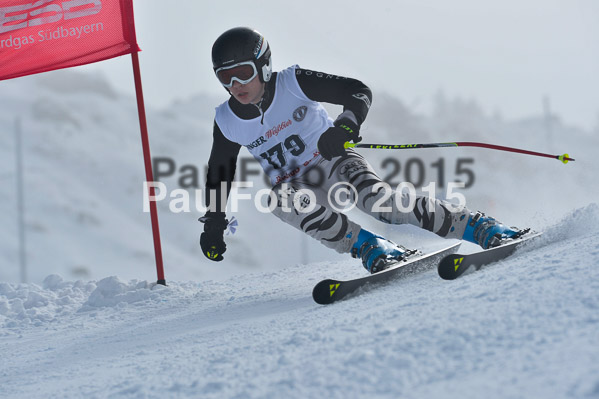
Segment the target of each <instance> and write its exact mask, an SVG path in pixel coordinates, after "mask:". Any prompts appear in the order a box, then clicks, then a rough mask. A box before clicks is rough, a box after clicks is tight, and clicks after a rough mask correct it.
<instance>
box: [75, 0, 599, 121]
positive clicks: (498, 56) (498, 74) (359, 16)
mask: <svg viewBox="0 0 599 399" xmlns="http://www.w3.org/2000/svg"><path fill="white" fill-rule="evenodd" d="M134 7H135V16H136V26H137V35H138V42H139V44H140V47H141V48H142V50H143V51H142V53H141V54H140V59H141V66H142V77H143V83H144V92H145V96H146V101H147V102H148V103H149V104H152V105H155V106H163V105H167V104H169V103H170V102H172V101H173V100H174V99H177V98H179V99H185V98H188V97H190V96H192V95H193V94H195V93H200V92H204V93H212V94H222V95H223V100H224V99H225V98H226V97H225V96H226V93H225V92H224V91H223V89H222V87H221V86H220V85H219V83H218V82H217V80H216V79H215V77H214V74H213V72H212V64H211V58H210V50H211V47H212V43H213V42H214V40H215V39H216V38H217V37H218V36H219V35H220V34H221V33H222V32H223V31H225V30H227V29H229V28H231V27H234V26H251V27H253V28H255V29H257V30H259V31H260V32H261V33H262V34H263V35H264V36H265V37H266V38H267V40H268V41H269V43H270V45H271V48H272V51H273V61H274V69H275V70H280V69H283V68H285V67H288V66H290V65H293V64H299V65H300V66H302V67H304V68H309V69H315V70H322V71H325V72H329V73H333V74H339V75H346V76H351V77H355V78H358V79H360V80H362V81H364V82H365V83H366V84H368V85H369V86H371V88H372V89H373V90H374V96H375V98H374V106H376V93H377V91H387V92H389V93H391V94H393V95H394V96H397V97H398V98H400V99H401V100H403V101H405V102H406V103H407V104H409V105H410V106H412V107H413V109H415V110H416V111H421V112H427V111H428V110H429V109H430V105H431V103H432V97H433V95H434V94H435V93H436V92H437V91H438V90H439V89H442V90H443V91H444V93H445V94H446V95H447V96H448V97H455V96H460V97H462V98H465V99H470V98H472V99H476V100H477V101H478V102H479V103H480V104H481V105H482V106H483V108H484V109H485V110H486V111H487V112H497V111H500V112H501V114H502V115H503V116H504V117H507V118H519V117H524V116H530V115H534V114H536V115H539V114H541V113H542V109H543V106H542V104H543V102H542V99H543V97H544V96H548V98H549V99H550V103H551V108H552V110H553V111H554V112H556V113H558V114H559V115H560V116H561V117H562V118H563V119H564V120H565V121H566V122H567V123H571V124H576V125H579V126H581V127H585V128H591V127H594V126H598V125H599V79H598V78H597V76H598V74H599V1H597V0H518V1H516V0H502V1H493V2H491V1H480V0H452V1H446V0H437V1H433V0H414V1H407V0H393V1H391V0H389V1H376V0H370V1H363V0H362V1H356V0H344V1H340V0H339V1H337V0H334V1H327V0H321V1H314V0H304V1H292V2H291V1H280V0H277V1H260V0H254V1H240V0H229V1H217V0H215V1H200V0H177V1H166V0H134ZM82 68H83V69H87V70H89V69H92V70H101V71H103V72H104V73H105V75H106V76H107V77H108V78H109V79H110V80H111V81H112V82H113V83H114V85H115V86H117V87H118V88H119V89H120V90H121V91H125V92H129V93H133V84H132V76H131V61H130V57H121V58H118V59H115V60H109V61H106V62H103V63H99V64H94V65H92V66H86V67H82ZM215 105H217V104H215Z"/></svg>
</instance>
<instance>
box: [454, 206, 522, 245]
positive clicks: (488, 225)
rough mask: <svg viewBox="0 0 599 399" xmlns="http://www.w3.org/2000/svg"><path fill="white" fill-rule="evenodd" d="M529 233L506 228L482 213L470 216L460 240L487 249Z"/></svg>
mask: <svg viewBox="0 0 599 399" xmlns="http://www.w3.org/2000/svg"><path fill="white" fill-rule="evenodd" d="M529 231H530V229H523V230H520V229H518V228H515V227H507V226H505V225H503V224H501V223H500V222H498V221H497V220H495V219H493V218H492V217H489V216H485V214H484V213H482V212H476V213H471V214H470V218H469V219H468V224H467V225H466V230H465V231H464V236H463V237H462V240H465V241H468V242H472V243H474V244H478V245H480V246H481V247H482V248H483V249H489V248H493V247H497V246H499V245H501V244H504V243H505V242H507V241H511V240H514V239H516V238H519V237H521V236H523V235H524V234H526V233H528V232H529Z"/></svg>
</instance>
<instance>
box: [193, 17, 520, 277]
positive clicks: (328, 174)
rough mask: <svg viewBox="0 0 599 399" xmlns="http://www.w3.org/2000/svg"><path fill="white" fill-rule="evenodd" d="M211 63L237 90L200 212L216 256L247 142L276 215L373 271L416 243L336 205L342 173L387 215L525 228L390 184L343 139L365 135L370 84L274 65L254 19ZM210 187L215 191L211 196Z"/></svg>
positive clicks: (457, 227)
mask: <svg viewBox="0 0 599 399" xmlns="http://www.w3.org/2000/svg"><path fill="white" fill-rule="evenodd" d="M212 64H213V68H214V72H215V74H216V77H217V78H218V80H219V81H220V83H221V84H222V85H223V86H224V87H225V89H226V90H227V91H228V92H229V93H230V95H231V97H230V98H229V100H228V101H226V102H224V103H223V104H221V105H220V106H219V107H217V108H216V116H215V121H214V128H213V144H212V151H211V154H210V159H209V162H208V175H207V183H206V203H207V205H208V212H207V213H206V214H205V215H204V216H203V217H202V218H200V221H201V222H203V223H204V232H203V233H202V235H201V237H200V246H201V248H202V252H203V253H204V255H205V256H206V257H207V258H208V259H210V260H213V261H221V260H222V259H223V254H224V252H225V250H226V245H225V242H224V231H225V230H226V228H227V225H228V221H227V220H226V216H225V207H226V202H227V198H228V195H229V192H230V188H231V182H232V181H233V178H234V174H235V165H236V161H237V156H238V154H239V150H240V148H241V146H245V147H246V148H247V149H248V150H249V151H250V153H251V154H252V155H253V156H254V157H255V158H256V159H257V160H258V162H260V164H261V166H262V167H263V169H264V170H265V172H266V173H267V175H268V176H269V177H270V180H271V182H272V184H273V189H272V192H273V193H274V195H275V196H276V199H277V201H276V204H273V205H274V207H273V208H274V209H273V210H272V213H273V214H274V215H275V216H277V217H278V218H280V219H281V220H282V221H284V222H286V223H288V224H290V225H292V226H293V227H295V228H297V229H300V230H302V231H303V232H305V233H306V234H308V235H310V236H311V237H312V238H315V239H317V240H319V241H320V242H321V243H322V244H324V245H325V246H327V247H330V248H332V249H334V250H336V251H337V252H339V253H350V254H351V255H352V256H353V257H354V258H360V259H361V261H362V264H363V266H364V268H365V269H366V270H367V271H369V272H370V273H376V272H379V271H381V270H384V269H385V268H386V267H388V265H389V264H390V263H392V262H393V261H395V260H397V259H401V258H402V257H404V256H406V255H408V252H409V251H407V250H406V248H404V247H402V246H399V245H397V244H395V243H393V242H391V241H389V240H387V239H385V238H384V237H382V236H380V235H377V234H375V233H373V232H370V231H367V230H365V229H362V228H361V227H360V226H359V225H358V224H356V223H354V222H353V221H351V220H350V219H349V218H348V217H347V216H346V215H345V214H343V213H341V212H337V211H335V210H334V209H331V208H332V207H331V206H330V203H329V202H328V199H329V198H328V197H327V193H328V191H329V189H330V188H331V187H332V186H333V185H334V184H335V183H338V182H345V183H349V184H351V185H352V186H353V187H354V188H355V191H354V196H355V197H356V198H353V200H355V201H356V202H355V203H356V205H357V207H358V208H359V209H361V210H362V211H364V212H366V213H368V214H370V215H372V216H373V217H375V218H377V219H378V220H381V221H383V222H385V223H391V224H403V223H409V224H412V225H416V226H419V227H421V228H423V229H426V230H429V231H431V232H433V233H436V234H437V235H439V236H441V237H445V238H457V239H462V240H466V241H469V242H473V243H476V244H479V245H480V246H481V247H482V248H485V249H486V248H490V247H493V246H497V245H500V244H501V243H502V242H505V240H508V239H510V238H515V237H517V236H519V235H521V234H522V233H523V230H518V229H515V228H509V227H506V226H505V225H503V224H501V223H499V222H498V221H496V220H495V219H493V218H491V217H488V216H485V215H484V214H483V213H481V212H471V211H469V210H468V209H466V208H462V209H456V208H455V207H454V206H452V204H449V203H447V202H444V201H440V200H437V199H433V198H428V197H424V196H416V198H412V197H411V196H410V194H409V193H402V194H400V193H395V192H393V193H389V192H388V190H389V189H388V188H386V187H385V186H384V185H383V184H381V183H382V180H381V179H380V178H379V177H378V176H377V174H376V172H375V171H374V170H373V168H372V167H371V166H370V164H369V163H368V162H367V161H366V160H365V159H364V158H363V157H362V156H361V155H360V154H358V153H356V152H355V151H353V149H346V148H345V146H344V144H345V143H346V142H350V141H353V142H354V143H357V142H359V141H360V140H361V137H360V125H361V124H362V123H363V122H364V119H365V118H366V115H367V114H368V110H369V108H370V105H371V103H372V93H371V91H370V89H369V88H368V87H367V86H366V85H364V84H363V83H362V82H360V81H359V80H356V79H351V78H346V77H341V76H335V75H331V74H326V73H320V72H315V71H311V70H308V69H303V68H300V67H299V66H297V65H294V66H291V67H289V68H287V69H284V70H282V71H280V72H273V71H272V59H271V49H270V46H269V44H268V42H267V41H266V39H265V38H264V37H263V36H262V35H261V34H260V33H259V32H257V31H255V30H253V29H250V28H245V27H238V28H233V29H230V30H228V31H226V32H224V33H223V34H222V35H221V36H220V37H219V38H218V39H217V40H216V41H215V43H214V45H213V47H212ZM321 102H326V103H332V104H338V105H342V106H343V112H342V113H341V114H340V115H339V116H338V117H337V118H336V119H335V120H334V121H333V120H332V119H331V118H330V117H329V115H328V114H327V111H326V110H325V109H324V108H323V106H322V104H321ZM312 168H320V170H321V171H323V172H324V173H321V176H322V175H324V181H320V182H317V183H314V182H312V181H311V179H310V178H308V176H309V173H308V172H309V171H310V170H311V169H312ZM222 182H225V183H226V188H227V189H226V192H225V193H221V189H220V188H221V184H222ZM306 190H310V192H311V193H312V194H313V195H309V194H307V191H306ZM210 192H213V195H214V193H215V194H216V196H215V197H212V198H211V195H210V194H209V193H210ZM222 194H224V195H225V198H223V197H222ZM391 194H392V195H391ZM395 195H397V196H401V198H400V201H401V203H402V204H403V205H404V206H403V209H404V210H405V209H406V208H407V205H408V204H410V203H411V201H414V200H415V201H414V202H413V203H414V204H415V205H414V207H413V209H411V210H410V211H409V212H405V211H404V210H402V209H400V207H398V206H397V201H396V199H395V198H394V196H395ZM412 195H413V194H412ZM385 198H386V199H385ZM381 201H382V203H381ZM273 202H274V201H273ZM314 202H315V203H314ZM298 204H299V208H298ZM375 204H379V205H380V206H379V207H375V206H374V205H375ZM298 209H300V210H303V211H301V212H300V211H298Z"/></svg>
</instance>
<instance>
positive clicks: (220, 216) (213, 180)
mask: <svg viewBox="0 0 599 399" xmlns="http://www.w3.org/2000/svg"><path fill="white" fill-rule="evenodd" d="M213 137H214V140H213V142H212V152H211V153H210V159H209V160H208V176H207V178H206V206H207V208H208V212H206V214H205V215H204V216H203V217H201V218H200V222H202V223H204V232H203V233H202V235H201V236H200V247H202V253H203V254H204V256H206V257H207V258H208V259H210V260H213V261H216V262H219V261H221V260H223V259H224V258H223V254H224V253H225V251H226V250H227V245H226V244H225V239H224V232H225V230H226V228H227V224H228V221H227V219H226V218H225V208H226V207H227V199H228V197H229V192H230V191H231V183H232V182H233V178H234V177H235V166H236V163H237V155H239V149H240V148H241V146H240V145H239V144H237V143H233V142H232V141H230V140H227V138H226V137H225V136H224V135H223V133H222V132H221V130H220V128H219V127H218V125H217V124H216V122H214V132H213ZM223 182H224V183H225V184H226V191H225V192H224V193H223V192H222V191H221V186H222V183H223ZM211 192H212V193H215V194H216V196H215V197H214V201H211V197H212V196H211V195H210V193H211ZM223 196H224V197H223Z"/></svg>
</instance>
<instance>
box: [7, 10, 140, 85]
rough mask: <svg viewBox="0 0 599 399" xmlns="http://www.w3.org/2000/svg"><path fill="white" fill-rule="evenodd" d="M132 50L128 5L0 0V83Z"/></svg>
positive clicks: (132, 30)
mask: <svg viewBox="0 0 599 399" xmlns="http://www.w3.org/2000/svg"><path fill="white" fill-rule="evenodd" d="M137 51H139V47H138V46H137V40H136V37H135V25H134V22H133V4H132V0H38V1H32V0H0V80H4V79H11V78H16V77H19V76H25V75H32V74H35V73H40V72H47V71H52V70H55V69H61V68H68V67H73V66H78V65H83V64H89V63H92V62H97V61H102V60H106V59H108V58H113V57H118V56H120V55H124V54H130V53H133V52H137Z"/></svg>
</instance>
